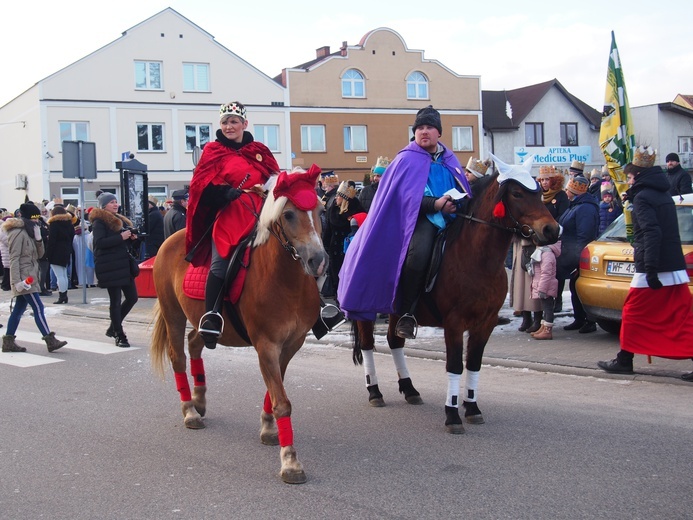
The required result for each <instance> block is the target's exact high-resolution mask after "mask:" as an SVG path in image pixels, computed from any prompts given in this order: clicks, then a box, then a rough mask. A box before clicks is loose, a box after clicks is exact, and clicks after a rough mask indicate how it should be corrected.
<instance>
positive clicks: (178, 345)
mask: <svg viewBox="0 0 693 520" xmlns="http://www.w3.org/2000/svg"><path fill="white" fill-rule="evenodd" d="M318 173H319V170H317V173H315V175H314V176H313V175H311V176H310V177H311V179H307V178H306V181H305V182H304V184H305V185H306V188H305V190H304V192H303V199H302V200H303V202H304V203H305V200H306V197H308V198H311V197H315V205H314V209H312V210H309V211H302V210H300V209H298V208H297V206H296V205H295V204H294V203H293V202H292V201H291V200H290V198H291V197H290V198H289V199H287V197H286V196H279V197H277V198H276V199H275V196H274V192H273V186H274V185H275V184H278V183H279V182H281V181H277V177H276V176H275V177H273V178H272V179H271V180H270V182H269V184H268V188H269V191H268V194H267V198H266V201H265V203H264V206H263V208H262V212H261V214H260V216H259V223H258V233H257V237H256V238H255V240H254V242H253V250H252V253H251V256H250V265H249V266H248V270H247V274H246V279H245V284H244V289H243V292H242V293H241V296H240V299H239V300H238V302H237V304H235V309H236V311H237V313H238V315H239V316H240V318H241V320H242V322H243V324H244V325H245V328H246V330H247V336H248V338H250V344H252V345H253V346H254V347H255V350H256V351H257V354H258V358H259V362H260V371H261V372H262V377H263V379H264V381H265V385H266V387H267V393H266V394H265V401H264V406H263V411H262V413H261V430H260V440H261V442H262V443H263V444H270V445H277V444H279V445H280V446H281V451H280V459H281V471H280V475H281V478H282V480H284V481H285V482H288V483H293V484H297V483H303V482H305V480H306V476H305V472H304V471H303V467H302V465H301V463H300V462H299V460H298V457H297V455H296V450H295V448H294V446H293V429H292V426H291V402H290V401H289V399H288V397H287V395H286V391H285V390H284V384H283V379H284V374H285V372H286V367H287V365H288V364H289V361H290V360H291V358H292V357H293V356H294V354H296V352H297V351H298V349H299V348H301V346H302V345H303V343H304V341H305V338H306V334H307V332H308V331H309V330H310V329H311V327H312V326H313V324H314V323H315V322H316V320H317V318H318V316H319V314H320V297H319V294H318V288H317V284H316V282H315V277H317V276H321V275H322V274H324V272H325V269H326V267H327V255H326V253H325V251H324V249H323V246H322V240H321V239H320V233H321V226H320V213H319V212H320V210H322V206H321V205H320V204H319V203H318V199H317V194H316V193H315V190H314V186H315V180H316V178H317V175H318ZM282 175H291V176H293V175H303V176H306V177H307V176H309V174H305V173H291V174H285V173H282V174H280V179H281V176H282ZM309 180H312V186H311V182H308V181H309ZM297 184H298V183H297ZM306 190H310V191H309V192H306ZM311 192H312V196H311V195H310V193H311ZM243 199H244V197H243V196H241V197H240V198H239V199H238V201H235V202H234V203H238V202H241V203H242V202H243ZM248 199H249V197H248ZM184 256H185V231H184V230H181V231H179V232H177V233H176V234H174V235H172V236H171V237H169V239H168V240H166V241H165V242H164V244H163V245H162V246H161V248H160V249H159V253H158V254H157V257H156V261H155V262H154V271H153V276H154V285H155V287H156V292H157V296H158V299H159V301H158V304H157V306H156V307H155V312H156V316H155V323H154V333H153V337H152V346H151V357H152V363H153V365H154V367H155V368H156V369H157V371H158V372H159V373H160V374H161V375H162V376H163V373H164V356H165V355H166V354H168V357H169V359H170V362H171V365H172V367H173V372H174V376H175V381H176V385H177V388H178V391H179V392H180V398H181V405H182V410H183V417H184V422H185V426H187V427H188V428H193V429H196V428H204V422H203V421H202V417H203V416H204V415H205V412H206V397H205V394H206V390H207V386H206V381H205V373H204V366H203V363H202V351H203V347H204V341H203V339H202V337H201V336H200V335H199V334H198V332H197V330H196V327H197V326H198V323H199V321H200V317H201V316H202V314H203V313H204V312H205V309H204V302H203V301H202V300H195V299H191V298H189V297H187V296H186V295H185V294H184V292H183V280H184V277H185V272H186V270H187V268H188V263H187V262H186V261H185V260H184ZM226 311H227V309H225V310H224V321H225V323H226V324H227V326H226V327H224V330H223V333H222V335H221V336H220V337H219V339H218V343H220V344H221V345H227V346H246V345H248V343H247V341H244V340H243V339H242V338H241V336H240V335H239V334H238V333H237V332H236V330H235V329H234V327H233V326H231V324H230V323H231V320H230V319H229V316H228V313H227V312H226ZM188 321H189V322H190V323H191V324H192V325H193V330H191V331H190V332H189V333H188V352H189V354H190V371H191V374H192V377H193V381H194V387H193V391H192V393H191V391H190V386H189V383H188V377H187V374H186V357H185V352H184V342H185V330H186V323H187V322H188Z"/></svg>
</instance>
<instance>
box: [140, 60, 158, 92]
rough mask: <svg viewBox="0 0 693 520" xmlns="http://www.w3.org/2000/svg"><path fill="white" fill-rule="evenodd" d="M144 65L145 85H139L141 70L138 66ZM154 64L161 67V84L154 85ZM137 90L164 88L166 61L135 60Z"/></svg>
mask: <svg viewBox="0 0 693 520" xmlns="http://www.w3.org/2000/svg"><path fill="white" fill-rule="evenodd" d="M142 65H144V71H143V72H144V85H138V83H137V81H138V75H139V74H140V73H141V71H139V70H138V67H141V66H142ZM152 65H157V66H158V67H159V78H158V79H159V84H158V85H153V84H152V83H153V79H154V77H153V76H152V71H151V69H152ZM135 90H164V63H163V62H161V61H144V60H135Z"/></svg>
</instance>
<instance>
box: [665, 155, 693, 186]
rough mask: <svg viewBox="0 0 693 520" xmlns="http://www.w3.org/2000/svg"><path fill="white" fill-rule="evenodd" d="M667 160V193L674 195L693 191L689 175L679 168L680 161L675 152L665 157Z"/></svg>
mask: <svg viewBox="0 0 693 520" xmlns="http://www.w3.org/2000/svg"><path fill="white" fill-rule="evenodd" d="M666 161H667V179H668V180H669V194H670V195H671V196H672V197H674V196H676V195H679V196H680V195H685V194H686V193H693V186H691V176H690V174H689V173H688V172H687V171H686V170H684V169H683V168H681V161H680V159H679V155H678V154H676V153H673V152H672V153H670V154H668V155H667V157H666Z"/></svg>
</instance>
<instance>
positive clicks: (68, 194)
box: [60, 187, 79, 207]
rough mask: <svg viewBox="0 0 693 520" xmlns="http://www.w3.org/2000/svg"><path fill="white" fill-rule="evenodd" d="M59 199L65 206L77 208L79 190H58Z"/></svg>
mask: <svg viewBox="0 0 693 520" xmlns="http://www.w3.org/2000/svg"><path fill="white" fill-rule="evenodd" d="M60 198H61V199H63V204H64V205H65V206H67V205H68V204H72V205H73V206H74V207H77V206H79V188H78V187H77V188H60Z"/></svg>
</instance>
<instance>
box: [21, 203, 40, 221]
mask: <svg viewBox="0 0 693 520" xmlns="http://www.w3.org/2000/svg"><path fill="white" fill-rule="evenodd" d="M19 214H20V215H21V216H22V217H23V218H38V217H40V216H41V210H39V209H38V208H37V207H36V205H35V204H32V203H31V202H26V203H24V204H22V205H21V206H19Z"/></svg>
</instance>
